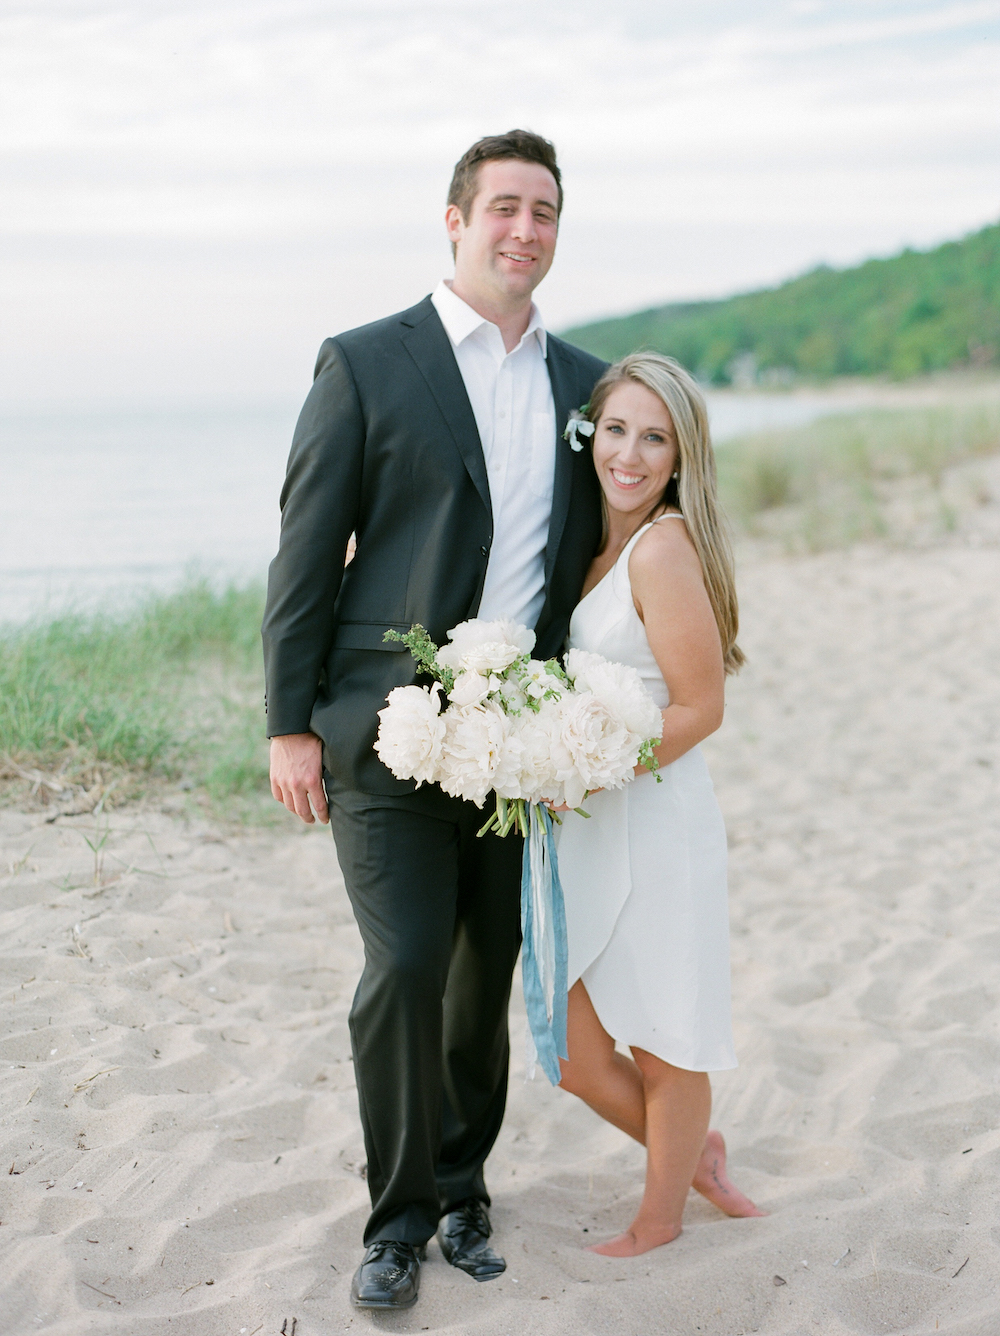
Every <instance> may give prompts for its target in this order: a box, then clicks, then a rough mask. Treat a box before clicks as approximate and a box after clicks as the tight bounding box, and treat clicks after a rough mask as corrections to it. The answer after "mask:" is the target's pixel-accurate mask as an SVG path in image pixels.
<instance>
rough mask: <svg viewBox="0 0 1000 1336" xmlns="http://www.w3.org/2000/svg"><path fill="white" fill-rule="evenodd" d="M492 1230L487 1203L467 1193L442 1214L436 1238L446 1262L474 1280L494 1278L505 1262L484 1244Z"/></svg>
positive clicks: (503, 1268) (504, 1265)
mask: <svg viewBox="0 0 1000 1336" xmlns="http://www.w3.org/2000/svg"><path fill="white" fill-rule="evenodd" d="M492 1233H493V1227H492V1225H491V1224H490V1217H489V1216H488V1215H487V1214H486V1207H485V1206H484V1205H483V1203H482V1202H481V1201H479V1200H478V1199H477V1198H475V1197H470V1198H469V1200H468V1201H464V1202H463V1203H462V1205H461V1206H459V1207H457V1208H456V1209H455V1210H454V1211H449V1212H448V1214H447V1215H446V1216H443V1217H442V1219H441V1223H440V1225H438V1232H437V1240H438V1243H439V1244H440V1245H441V1251H442V1252H443V1253H444V1257H445V1261H446V1262H450V1263H451V1264H452V1266H457V1267H458V1269H459V1271H464V1272H466V1274H467V1275H470V1276H472V1278H473V1279H474V1280H494V1279H495V1278H496V1277H497V1276H499V1275H500V1274H501V1273H502V1272H504V1271H506V1270H507V1263H506V1262H505V1261H504V1260H503V1258H502V1257H500V1256H499V1255H498V1254H497V1253H495V1252H494V1251H493V1249H492V1248H491V1247H489V1245H488V1244H487V1242H486V1240H487V1239H488V1238H489V1236H490V1235H491V1234H492Z"/></svg>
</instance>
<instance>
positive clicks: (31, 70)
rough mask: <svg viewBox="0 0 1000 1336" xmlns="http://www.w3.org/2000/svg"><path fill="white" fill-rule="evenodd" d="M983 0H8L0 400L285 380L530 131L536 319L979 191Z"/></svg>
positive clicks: (915, 223)
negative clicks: (478, 151) (544, 149)
mask: <svg viewBox="0 0 1000 1336" xmlns="http://www.w3.org/2000/svg"><path fill="white" fill-rule="evenodd" d="M998 76H1000V0H899V2H896V0H829V2H827V0H760V2H758V3H755V2H754V0H738V2H736V0H734V2H733V3H730V2H729V0H718V2H712V0H705V2H702V0H699V2H698V3H693V2H692V0H613V3H612V2H609V3H598V0H533V2H532V3H525V0H505V2H504V3H499V0H489V2H488V3H487V2H486V0H436V2H434V3H423V2H422V0H349V3H344V2H343V0H138V2H137V0H128V2H127V3H116V2H113V0H62V2H61V3H60V2H59V0H50V2H49V3H46V2H45V0H32V3H31V4H27V3H21V2H20V0H6V3H5V5H4V7H3V11H2V16H0V246H2V254H0V304H2V307H3V314H2V317H0V359H2V363H0V374H2V382H0V406H3V405H6V406H8V407H9V406H11V405H15V404H28V403H40V402H43V401H53V402H60V401H61V402H77V403H81V404H82V403H86V402H91V403H105V404H106V403H116V402H117V403H123V402H131V403H163V404H167V403H189V402H198V401H212V402H220V403H224V402H234V401H238V402H250V401H261V402H263V401H266V400H283V399H287V398H288V397H298V396H300V395H301V393H302V392H304V390H305V388H306V387H307V385H308V382H309V377H310V374H311V368H312V363H313V359H314V356H315V352H316V349H317V347H318V345H319V343H320V341H321V340H322V338H323V337H324V336H325V335H327V334H331V333H336V332H337V331H338V330H342V329H345V328H348V327H350V326H352V325H355V324H359V323H362V322H364V321H366V320H371V319H375V318H378V317H379V316H381V315H384V314H388V313H389V312H391V311H393V310H398V309H400V308H402V307H404V306H406V305H409V304H410V303H412V302H413V301H415V300H417V299H419V298H420V297H421V296H423V295H424V294H425V293H426V292H427V291H429V290H430V289H431V288H432V287H433V285H434V284H435V282H436V281H437V280H438V278H440V277H441V276H442V275H444V274H446V273H448V272H450V267H449V254H448V248H447V245H446V243H445V240H444V233H443V228H442V222H441V215H442V212H443V201H444V195H445V192H446V190H447V185H448V180H449V177H450V173H451V168H452V165H453V164H454V162H455V160H456V158H458V157H459V156H460V154H461V153H462V152H463V151H464V149H465V148H466V147H467V146H468V145H469V144H470V143H471V142H472V141H473V140H475V139H476V138H478V137H479V136H480V135H482V134H485V133H492V132H496V131H502V130H505V129H509V128H510V127H512V126H514V125H523V126H527V127H529V128H531V129H534V130H537V131H540V132H541V133H543V134H545V135H547V136H548V137H549V138H551V139H553V140H554V141H555V143H556V146H557V148H558V150H559V154H560V161H561V163H562V165H563V172H564V184H565V189H566V207H565V212H564V214H563V223H562V235H561V239H560V243H559V253H558V254H557V257H556V263H555V267H554V269H553V272H552V274H551V276H550V277H549V279H547V280H546V282H545V284H544V285H543V286H542V288H541V289H540V290H539V293H538V302H539V306H540V307H541V309H542V313H543V315H544V316H545V318H546V321H547V323H548V324H549V326H550V327H552V328H554V329H558V328H560V327H561V326H565V325H566V324H567V323H569V322H572V321H579V320H582V319H585V318H589V317H594V316H600V315H605V314H608V313H615V312H622V311H627V310H631V309H636V308H637V307H642V306H649V305H654V304H657V303H660V302H664V301H671V300H675V299H678V298H692V297H702V296H716V295H722V294H726V293H729V292H732V291H737V290H740V289H748V288H752V287H756V286H759V285H763V284H767V283H772V282H776V281H778V280H780V279H782V278H785V277H788V276H790V275H792V274H795V273H798V272H801V271H802V270H804V269H805V268H807V267H809V266H811V265H814V264H816V263H818V262H820V261H825V262H827V263H831V264H837V265H840V264H848V263H852V262H854V261H856V260H859V259H862V258H864V257H867V256H869V255H879V254H889V253H892V252H893V251H895V250H896V249H898V248H899V247H901V246H903V245H907V244H909V245H913V246H918V247H923V246H927V245H931V244H933V243H935V242H937V241H939V240H943V239H945V238H949V237H954V236H960V235H962V234H963V233H965V232H968V231H970V230H972V229H974V228H977V227H980V226H982V225H983V224H985V223H987V222H990V221H994V220H996V219H997V218H998V217H1000V170H998V169H1000V96H998V84H1000V79H998Z"/></svg>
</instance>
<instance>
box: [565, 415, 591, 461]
mask: <svg viewBox="0 0 1000 1336" xmlns="http://www.w3.org/2000/svg"><path fill="white" fill-rule="evenodd" d="M589 408H590V404H583V405H582V406H581V407H580V408H574V409H573V411H572V412H571V413H570V415H569V421H568V422H567V423H566V430H565V431H564V432H563V440H565V441H569V448H570V449H571V450H582V449H583V441H581V440H580V437H581V436H593V434H594V424H593V423H592V422H590V421H588V419H587V416H586V415H587V410H588V409H589Z"/></svg>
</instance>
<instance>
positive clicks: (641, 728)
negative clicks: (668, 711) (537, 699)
mask: <svg viewBox="0 0 1000 1336" xmlns="http://www.w3.org/2000/svg"><path fill="white" fill-rule="evenodd" d="M566 673H567V676H568V677H569V678H570V679H571V680H572V682H573V685H574V688H575V689H576V690H577V691H589V692H591V693H592V694H593V695H595V696H596V697H597V699H598V700H599V701H600V702H601V704H602V705H604V706H605V707H606V708H607V709H608V710H609V711H610V712H611V713H612V714H613V715H614V716H615V718H616V719H620V720H621V722H622V723H623V724H624V725H625V727H626V728H627V729H628V731H629V732H630V733H631V734H632V736H633V738H635V740H636V742H637V744H638V743H642V742H645V741H646V740H647V739H649V738H656V739H657V740H659V739H660V738H661V737H662V736H663V713H662V711H661V710H660V707H659V706H658V705H657V704H656V702H655V701H654V700H653V698H652V696H651V695H650V694H649V691H648V689H647V687H646V685H645V683H644V682H643V680H642V678H641V677H640V676H639V673H638V671H637V670H636V669H635V668H633V667H632V666H631V665H630V664H627V663H612V662H611V660H610V659H606V658H604V656H603V655H602V654H591V653H589V652H588V651H587V650H582V649H571V650H570V651H569V653H568V654H567V655H566Z"/></svg>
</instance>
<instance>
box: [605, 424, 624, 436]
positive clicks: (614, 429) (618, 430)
mask: <svg viewBox="0 0 1000 1336" xmlns="http://www.w3.org/2000/svg"><path fill="white" fill-rule="evenodd" d="M608 431H612V432H614V433H615V434H616V435H618V436H621V434H622V429H621V427H619V426H618V425H617V424H614V425H612V426H610V427H608Z"/></svg>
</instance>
